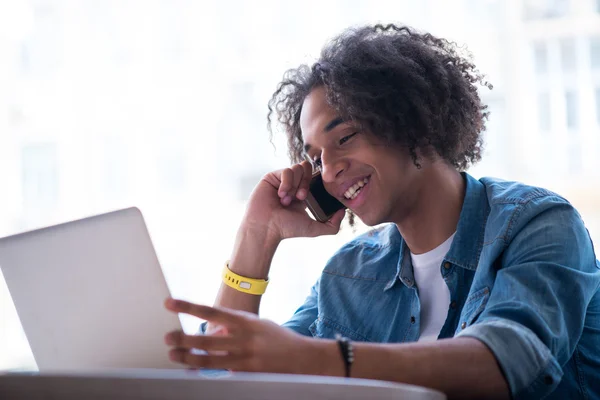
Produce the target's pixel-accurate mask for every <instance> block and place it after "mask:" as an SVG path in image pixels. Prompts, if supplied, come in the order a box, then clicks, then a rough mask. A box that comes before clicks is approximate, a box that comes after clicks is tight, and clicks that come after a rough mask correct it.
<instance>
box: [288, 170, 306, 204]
mask: <svg viewBox="0 0 600 400" xmlns="http://www.w3.org/2000/svg"><path fill="white" fill-rule="evenodd" d="M291 169H292V172H293V173H294V177H293V179H294V181H293V182H292V189H291V190H289V191H288V195H289V196H290V197H292V198H294V197H296V192H297V191H298V187H299V186H300V182H301V181H302V176H303V175H304V167H302V165H300V164H294V165H292V167H291Z"/></svg>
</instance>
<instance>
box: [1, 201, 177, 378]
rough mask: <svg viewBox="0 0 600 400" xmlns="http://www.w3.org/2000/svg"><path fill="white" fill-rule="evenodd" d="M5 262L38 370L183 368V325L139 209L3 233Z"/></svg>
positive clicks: (8, 278) (10, 289) (18, 311)
mask: <svg viewBox="0 0 600 400" xmlns="http://www.w3.org/2000/svg"><path fill="white" fill-rule="evenodd" d="M0 268H1V269H2V273H3V275H4V278H5V280H6V284H7V286H8V290H9V292H10V294H11V297H12V299H13V301H14V304H15V307H16V309H17V313H18V315H19V318H20V320H21V324H22V325H23V329H24V331H25V334H26V336H27V340H28V341H29V345H30V346H31V350H32V352H33V355H34V357H35V361H36V363H37V365H38V368H39V370H40V371H44V372H46V371H76V370H90V369H103V368H181V367H180V366H179V365H177V364H175V363H173V362H171V361H170V360H169V358H168V347H167V346H166V345H165V344H164V341H163V338H164V335H165V334H166V333H167V332H169V331H171V330H174V329H181V324H180V322H179V318H178V317H177V315H174V314H172V313H169V312H168V311H167V310H165V308H164V306H163V302H164V300H165V299H166V298H167V297H168V296H169V290H168V288H167V284H166V282H165V279H164V277H163V274H162V271H161V268H160V264H159V262H158V259H157V257H156V253H155V251H154V248H153V246H152V242H151V240H150V236H149V234H148V230H147V228H146V225H145V223H144V219H143V217H142V214H141V212H140V211H139V210H138V209H137V208H129V209H125V210H120V211H116V212H111V213H108V214H103V215H99V216H95V217H90V218H85V219H81V220H78V221H73V222H68V223H65V224H61V225H56V226H52V227H48V228H44V229H39V230H35V231H31V232H27V233H22V234H18V235H15V236H10V237H6V238H2V239H0Z"/></svg>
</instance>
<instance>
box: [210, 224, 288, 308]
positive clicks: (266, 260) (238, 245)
mask: <svg viewBox="0 0 600 400" xmlns="http://www.w3.org/2000/svg"><path fill="white" fill-rule="evenodd" d="M278 245H279V241H278V240H276V239H274V238H273V237H271V236H270V235H269V234H268V232H267V231H266V230H263V229H258V228H251V227H248V226H246V225H244V224H242V226H240V229H239V230H238V233H237V236H236V241H235V245H234V248H233V252H232V254H231V258H230V260H229V269H231V271H233V272H235V273H236V274H239V275H242V276H246V277H248V278H254V279H266V278H267V277H268V275H269V269H270V267H271V261H272V260H273V255H274V254H275V250H277V246H278ZM261 297H262V296H257V295H253V294H246V293H242V292H239V291H237V290H235V289H232V288H230V287H229V286H227V285H225V284H223V283H222V284H221V288H220V289H219V293H218V294H217V299H216V300H215V306H217V307H226V308H231V309H235V310H242V311H248V312H252V313H255V314H258V310H259V307H260V300H261Z"/></svg>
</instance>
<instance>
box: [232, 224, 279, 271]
mask: <svg viewBox="0 0 600 400" xmlns="http://www.w3.org/2000/svg"><path fill="white" fill-rule="evenodd" d="M279 243H280V240H279V239H278V238H277V236H276V235H274V234H272V233H271V232H269V230H268V229H267V228H266V227H258V226H255V225H250V224H246V223H242V225H241V226H240V228H239V229H238V233H237V236H236V240H235V245H234V248H233V252H232V254H231V257H230V260H229V269H230V270H231V271H232V272H235V273H236V274H239V275H242V276H245V277H248V278H253V279H267V277H268V275H269V269H270V266H271V261H272V260H273V256H274V255H275V251H276V250H277V247H278V246H279Z"/></svg>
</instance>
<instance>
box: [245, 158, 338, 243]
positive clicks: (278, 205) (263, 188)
mask: <svg viewBox="0 0 600 400" xmlns="http://www.w3.org/2000/svg"><path fill="white" fill-rule="evenodd" d="M311 178H312V166H311V165H310V163H309V162H308V161H304V162H302V163H300V164H295V165H293V166H292V167H290V168H285V169H281V170H277V171H274V172H270V173H268V174H266V175H265V176H264V177H263V178H262V179H261V181H260V182H259V183H258V185H257V186H256V188H255V189H254V191H253V192H252V195H251V196H250V201H249V203H248V208H247V210H246V214H245V216H244V220H243V222H242V224H245V225H246V226H248V227H251V228H253V229H264V230H265V231H266V232H267V233H268V235H269V237H271V238H272V240H275V241H281V240H283V239H287V238H293V237H316V236H321V235H335V234H336V233H338V232H339V230H340V225H341V223H342V219H343V218H344V215H345V211H344V210H340V211H338V212H337V213H335V214H334V215H333V217H332V218H331V219H330V220H329V221H328V222H325V223H322V222H318V221H315V220H313V219H312V218H311V217H309V216H308V214H307V213H306V211H305V208H306V205H305V204H304V201H303V200H305V199H306V196H307V194H308V190H309V185H310V180H311Z"/></svg>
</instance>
